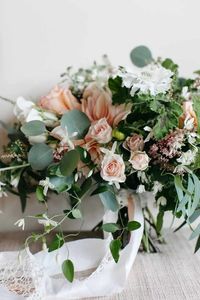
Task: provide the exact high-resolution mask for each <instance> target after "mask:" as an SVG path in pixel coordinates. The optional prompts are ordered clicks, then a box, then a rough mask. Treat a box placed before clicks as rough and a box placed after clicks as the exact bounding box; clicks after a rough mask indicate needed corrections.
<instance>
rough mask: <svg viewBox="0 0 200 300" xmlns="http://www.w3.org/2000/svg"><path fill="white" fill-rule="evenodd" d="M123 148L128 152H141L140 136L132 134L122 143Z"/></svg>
mask: <svg viewBox="0 0 200 300" xmlns="http://www.w3.org/2000/svg"><path fill="white" fill-rule="evenodd" d="M123 146H124V148H125V149H127V150H129V151H142V150H143V148H144V140H143V137H142V135H140V134H136V133H134V134H133V135H132V136H128V137H127V138H126V140H125V141H124V143H123Z"/></svg>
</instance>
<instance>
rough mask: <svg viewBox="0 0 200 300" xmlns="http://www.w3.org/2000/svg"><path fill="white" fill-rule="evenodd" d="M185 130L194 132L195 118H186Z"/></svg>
mask: <svg viewBox="0 0 200 300" xmlns="http://www.w3.org/2000/svg"><path fill="white" fill-rule="evenodd" d="M184 128H185V129H187V130H192V129H193V128H194V118H191V116H188V117H187V118H185V121H184Z"/></svg>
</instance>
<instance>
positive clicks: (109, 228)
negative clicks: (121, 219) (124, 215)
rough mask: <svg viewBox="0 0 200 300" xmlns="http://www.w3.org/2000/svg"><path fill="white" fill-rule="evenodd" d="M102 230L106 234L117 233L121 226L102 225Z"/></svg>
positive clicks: (113, 224)
mask: <svg viewBox="0 0 200 300" xmlns="http://www.w3.org/2000/svg"><path fill="white" fill-rule="evenodd" d="M102 229H103V230H104V231H106V232H112V233H114V232H116V231H117V230H120V226H119V225H118V224H115V223H106V224H103V225H102Z"/></svg>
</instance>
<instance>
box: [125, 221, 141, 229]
mask: <svg viewBox="0 0 200 300" xmlns="http://www.w3.org/2000/svg"><path fill="white" fill-rule="evenodd" d="M140 227H141V224H140V223H139V222H137V221H130V222H128V225H127V229H128V230H129V231H133V230H137V229H138V228H140Z"/></svg>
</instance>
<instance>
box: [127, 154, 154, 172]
mask: <svg viewBox="0 0 200 300" xmlns="http://www.w3.org/2000/svg"><path fill="white" fill-rule="evenodd" d="M149 160H150V158H149V157H148V155H147V154H146V152H141V151H135V152H132V153H131V156H130V159H129V162H130V163H131V165H132V167H133V169H134V170H137V171H144V170H146V169H147V168H148V166H149Z"/></svg>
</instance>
